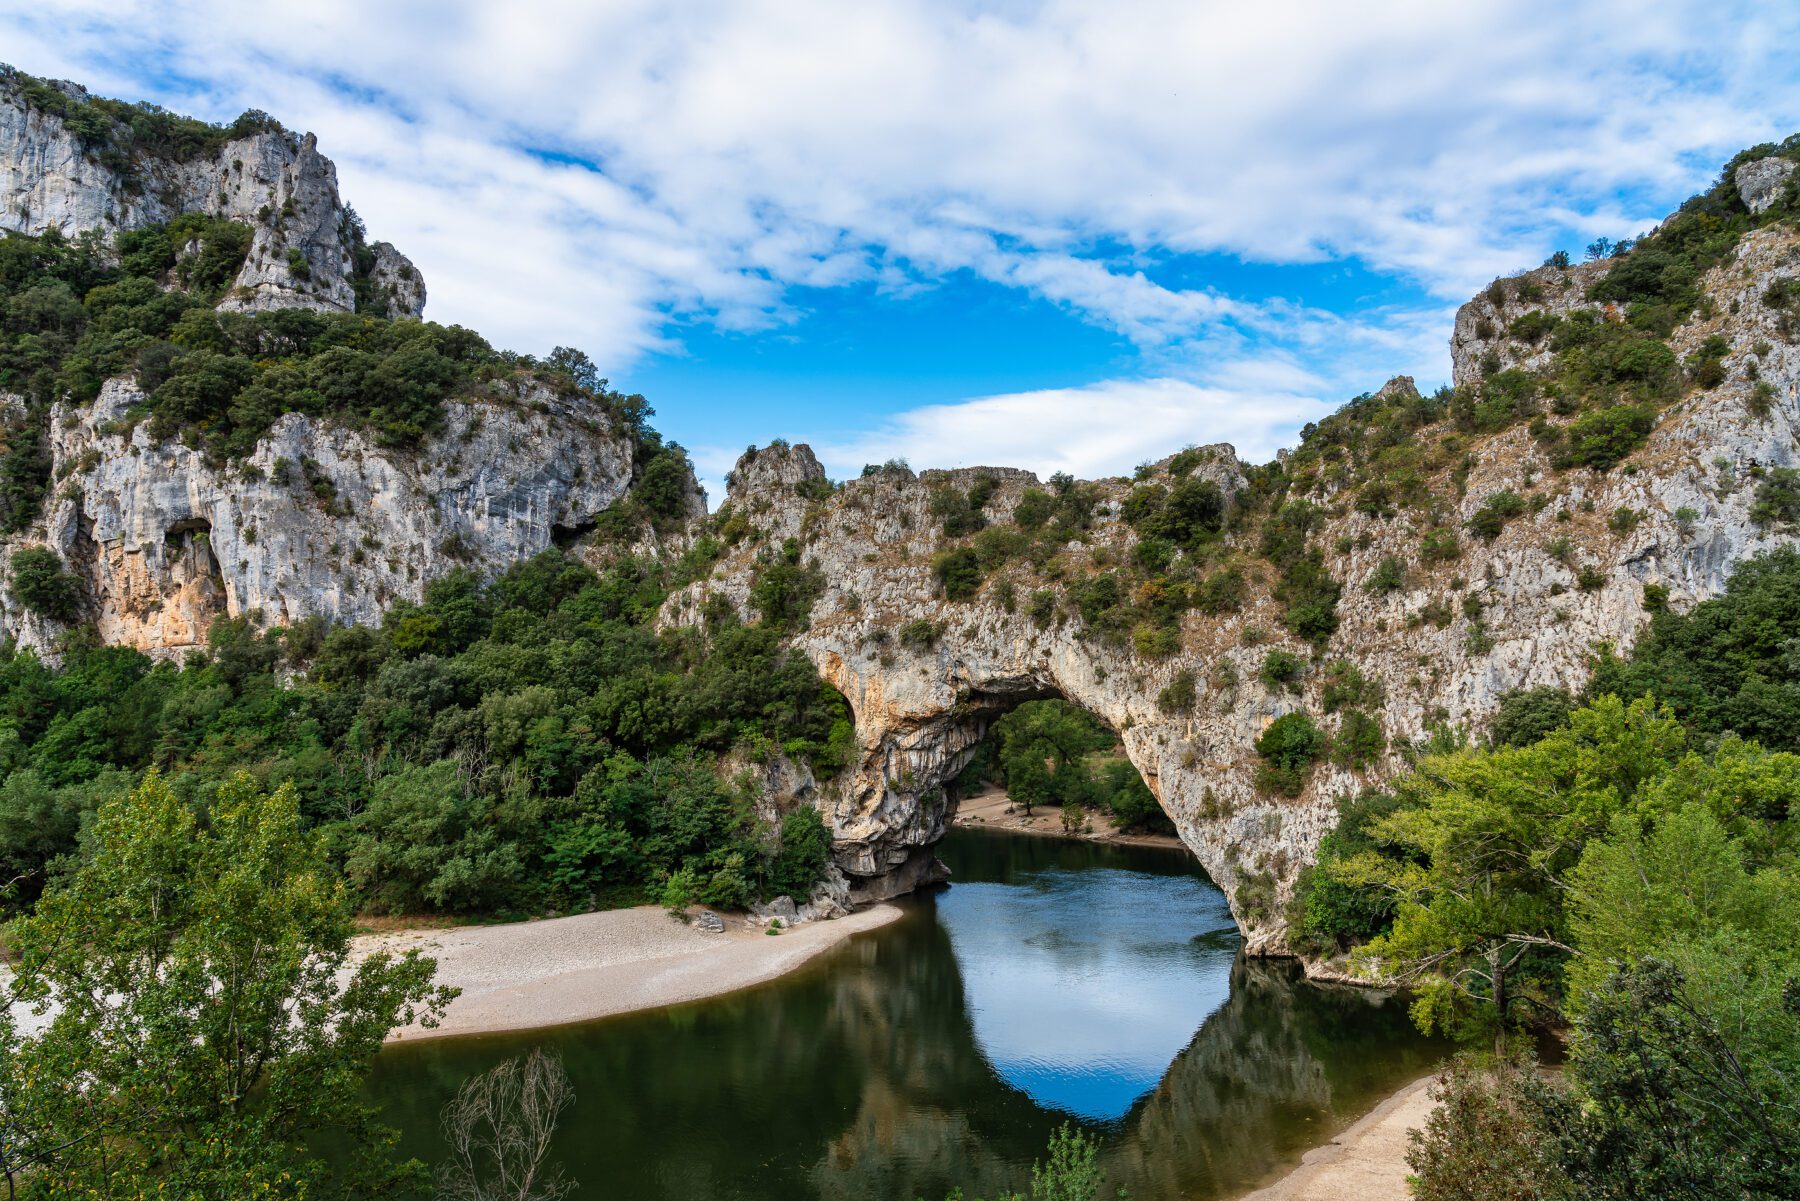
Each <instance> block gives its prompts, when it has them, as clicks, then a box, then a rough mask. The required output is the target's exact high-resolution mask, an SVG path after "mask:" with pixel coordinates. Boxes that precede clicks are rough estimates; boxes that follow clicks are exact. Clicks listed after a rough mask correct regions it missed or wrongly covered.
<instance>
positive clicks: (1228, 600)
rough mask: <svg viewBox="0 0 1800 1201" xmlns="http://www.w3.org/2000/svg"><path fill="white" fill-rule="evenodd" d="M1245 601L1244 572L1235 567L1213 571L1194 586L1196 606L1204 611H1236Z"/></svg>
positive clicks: (1219, 612)
mask: <svg viewBox="0 0 1800 1201" xmlns="http://www.w3.org/2000/svg"><path fill="white" fill-rule="evenodd" d="M1243 603H1244V573H1243V572H1241V571H1239V570H1238V569H1237V568H1235V567H1225V568H1221V569H1219V570H1218V571H1215V572H1213V573H1212V574H1211V575H1209V576H1207V577H1206V578H1205V579H1204V580H1202V581H1200V583H1199V584H1198V585H1196V586H1195V588H1194V607H1195V608H1196V609H1199V610H1200V611H1201V612H1202V613H1211V614H1214V615H1218V614H1221V613H1235V612H1237V610H1238V609H1239V608H1241V607H1242V606H1243Z"/></svg>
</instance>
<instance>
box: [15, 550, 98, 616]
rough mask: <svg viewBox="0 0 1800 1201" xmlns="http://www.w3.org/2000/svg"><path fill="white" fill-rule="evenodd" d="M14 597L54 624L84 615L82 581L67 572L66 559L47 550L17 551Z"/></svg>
mask: <svg viewBox="0 0 1800 1201" xmlns="http://www.w3.org/2000/svg"><path fill="white" fill-rule="evenodd" d="M12 594H13V596H14V597H16V598H17V599H18V602H19V603H20V604H21V605H24V606H25V607H26V608H27V609H29V610H31V611H32V612H33V613H36V614H37V615H38V616H39V617H48V618H50V619H51V620H52V621H74V620H75V618H76V617H78V616H79V615H80V613H81V581H80V580H79V579H77V578H76V577H75V576H74V575H73V574H72V573H70V572H68V571H65V570H63V562H62V557H61V556H60V555H58V554H57V553H56V552H55V551H53V550H50V549H48V548H47V547H38V546H34V547H27V548H26V549H24V550H20V551H14V552H13V557H12Z"/></svg>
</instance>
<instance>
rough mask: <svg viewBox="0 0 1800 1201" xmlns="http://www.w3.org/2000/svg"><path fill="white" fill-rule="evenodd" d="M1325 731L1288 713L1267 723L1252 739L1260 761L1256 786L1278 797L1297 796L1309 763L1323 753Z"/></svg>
mask: <svg viewBox="0 0 1800 1201" xmlns="http://www.w3.org/2000/svg"><path fill="white" fill-rule="evenodd" d="M1325 745H1326V738H1325V732H1324V731H1323V730H1321V729H1319V727H1318V726H1317V725H1315V724H1314V723H1313V719H1312V718H1310V717H1308V716H1307V715H1306V714H1304V713H1288V714H1285V715H1283V716H1281V717H1278V718H1276V719H1275V720H1274V721H1272V722H1270V723H1269V728H1268V729H1266V730H1264V731H1263V732H1262V734H1261V735H1260V736H1259V737H1258V738H1257V740H1256V753H1257V755H1258V756H1259V757H1260V758H1261V759H1262V763H1261V765H1260V766H1259V767H1258V768H1257V769H1256V784H1257V787H1258V788H1260V789H1262V790H1264V791H1266V792H1273V793H1276V794H1278V795H1280V796H1287V797H1295V796H1299V795H1300V792H1301V790H1302V789H1304V788H1305V787H1306V779H1307V777H1308V776H1309V775H1311V774H1312V768H1313V764H1314V763H1316V762H1318V760H1319V759H1320V758H1321V757H1322V756H1323V755H1324V754H1325Z"/></svg>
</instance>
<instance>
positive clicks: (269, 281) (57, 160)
mask: <svg viewBox="0 0 1800 1201" xmlns="http://www.w3.org/2000/svg"><path fill="white" fill-rule="evenodd" d="M49 86H51V87H53V88H56V89H58V90H59V91H60V92H61V93H62V94H64V95H65V96H66V97H68V98H69V99H70V101H71V102H73V103H74V104H76V105H85V103H86V101H87V99H88V96H87V93H86V91H85V90H83V89H82V88H80V87H79V86H77V85H75V84H71V83H62V82H58V83H55V84H52V85H49ZM85 111H88V112H90V113H92V112H94V111H95V110H93V109H92V108H91V106H90V107H89V108H87V109H86V110H85ZM266 124H267V126H268V127H267V128H262V129H259V130H257V131H256V132H252V133H249V134H248V135H247V136H244V137H240V138H234V139H231V140H229V141H225V142H223V143H222V144H220V145H219V146H218V148H217V149H216V150H214V151H211V152H210V153H202V154H198V155H196V156H194V157H192V158H186V159H181V158H176V157H172V156H159V155H157V154H153V153H148V152H144V151H136V152H132V153H130V154H129V157H128V160H127V161H124V162H121V161H120V157H119V155H118V154H112V155H108V154H103V153H101V151H100V148H99V140H100V139H102V138H104V137H105V136H106V133H105V130H104V127H103V128H102V129H101V130H100V131H98V132H97V131H95V130H92V129H87V130H84V131H81V132H78V131H77V130H76V129H75V128H71V124H70V122H68V121H67V120H65V119H64V118H63V117H62V116H59V115H58V114H57V113H54V112H51V111H48V110H47V109H45V108H43V107H41V106H40V105H38V104H34V103H33V102H32V99H31V93H30V91H29V89H28V88H27V86H26V84H25V82H24V81H23V79H22V78H21V77H18V76H0V230H12V231H15V232H18V233H27V234H42V233H44V232H46V231H47V230H50V229H59V230H61V231H62V232H63V233H64V234H66V235H71V236H73V235H76V234H81V233H85V232H87V231H90V230H93V231H97V232H99V233H100V234H102V235H105V236H108V237H110V236H111V235H112V234H113V233H115V232H116V231H118V230H124V229H137V228H140V227H142V226H146V225H155V224H160V223H162V222H166V221H168V220H170V219H171V218H173V217H176V216H178V215H180V214H182V213H190V212H192V213H205V214H208V215H210V216H214V217H223V218H226V219H228V220H232V221H239V222H243V223H244V224H246V225H249V226H250V227H251V229H252V242H251V246H250V252H249V255H248V257H246V259H245V260H244V265H243V267H242V269H241V270H240V271H239V273H238V275H237V278H236V279H235V280H234V281H233V282H232V286H231V288H230V290H229V291H228V292H227V294H226V296H225V300H224V302H223V304H222V306H221V307H224V308H230V309H242V310H251V311H254V310H261V309H274V308H310V309H319V310H323V311H329V312H345V313H347V312H352V311H354V310H355V309H356V290H355V278H356V276H357V273H358V262H357V259H358V251H359V250H361V251H362V253H363V254H364V255H372V258H373V267H372V269H371V270H370V272H369V277H370V280H371V282H372V283H373V285H374V290H373V291H372V292H371V293H370V295H371V296H372V297H377V298H379V299H380V301H381V302H382V303H383V304H385V306H386V311H387V312H388V313H389V314H390V315H392V316H412V317H416V316H418V315H419V314H420V313H421V312H423V311H424V307H425V285H424V281H423V280H422V279H421V278H420V276H419V273H418V270H417V268H415V267H414V266H413V265H412V264H411V263H410V262H409V261H407V259H406V257H405V256H404V255H402V254H400V253H399V252H398V251H397V250H395V249H394V248H393V247H392V246H389V245H387V244H386V243H377V244H375V245H374V246H372V247H367V248H363V247H361V245H360V243H361V238H362V231H361V228H360V226H359V224H358V222H357V220H356V217H355V214H354V213H353V212H352V211H351V210H350V209H349V207H348V206H346V205H345V204H344V203H343V202H342V200H341V199H340V198H339V196H338V187H337V168H336V167H334V166H333V165H332V163H331V160H330V159H328V158H326V157H325V156H324V155H322V154H320V153H319V150H318V143H317V141H316V139H315V138H314V137H313V135H311V134H306V135H305V136H299V135H296V134H293V133H290V132H288V131H287V130H284V129H281V128H279V127H277V126H274V125H273V122H267V123H266Z"/></svg>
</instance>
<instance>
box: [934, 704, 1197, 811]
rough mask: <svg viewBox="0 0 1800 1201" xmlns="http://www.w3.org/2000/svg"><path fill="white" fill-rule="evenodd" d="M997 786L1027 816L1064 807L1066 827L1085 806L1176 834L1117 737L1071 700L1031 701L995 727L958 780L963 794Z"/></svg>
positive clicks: (979, 746) (994, 725)
mask: <svg viewBox="0 0 1800 1201" xmlns="http://www.w3.org/2000/svg"><path fill="white" fill-rule="evenodd" d="M988 783H992V784H998V785H999V786H1000V787H1002V788H1004V789H1005V790H1006V792H1007V795H1008V796H1010V797H1011V798H1012V799H1013V800H1014V801H1015V802H1017V803H1018V804H1020V805H1023V806H1024V807H1025V812H1026V813H1027V814H1029V813H1030V812H1031V810H1032V808H1033V807H1034V806H1037V805H1060V806H1062V807H1063V810H1064V814H1065V824H1068V825H1071V826H1073V825H1074V824H1075V823H1074V822H1073V821H1071V820H1069V819H1070V817H1071V816H1072V815H1073V814H1075V813H1079V812H1080V811H1081V810H1083V809H1098V810H1101V811H1102V812H1105V813H1109V814H1110V815H1111V816H1112V819H1113V821H1114V823H1115V824H1117V825H1118V826H1119V827H1120V828H1121V829H1142V830H1156V831H1162V832H1170V833H1172V832H1173V831H1174V826H1173V824H1172V823H1171V822H1170V821H1169V819H1168V816H1167V815H1166V814H1165V813H1163V811H1162V806H1161V805H1159V804H1158V803H1157V801H1156V797H1155V796H1154V795H1153V794H1152V793H1151V791H1150V788H1149V786H1148V785H1147V784H1145V783H1144V778H1143V777H1142V776H1141V775H1139V774H1138V770H1137V768H1135V767H1133V766H1132V765H1131V761H1130V760H1129V759H1126V758H1124V757H1123V755H1122V753H1121V752H1120V748H1119V744H1118V739H1117V738H1116V737H1115V736H1114V735H1113V732H1112V731H1111V730H1109V729H1107V728H1106V727H1105V726H1103V725H1102V724H1101V723H1100V722H1099V721H1098V720H1097V719H1096V718H1095V717H1094V716H1093V715H1092V714H1090V713H1089V712H1088V711H1087V710H1085V709H1082V708H1080V707H1079V706H1077V705H1072V704H1070V703H1069V702H1067V701H1061V700H1044V701H1026V702H1025V703H1024V704H1023V705H1020V706H1019V707H1018V708H1017V709H1014V710H1013V711H1012V712H1010V713H1008V714H1006V715H1005V716H1004V717H1002V718H1000V719H999V720H998V721H996V722H995V723H994V724H993V727H992V728H991V729H990V730H989V732H988V737H987V738H986V739H984V740H983V741H982V742H981V743H979V744H978V745H977V746H976V749H975V755H974V757H973V758H971V759H970V760H969V763H968V765H967V766H966V767H965V768H964V769H963V771H962V775H961V776H960V777H959V778H958V786H959V787H960V788H961V789H962V790H963V791H964V792H965V793H967V792H971V791H974V790H976V789H978V788H980V787H982V786H983V785H984V784H988Z"/></svg>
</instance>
